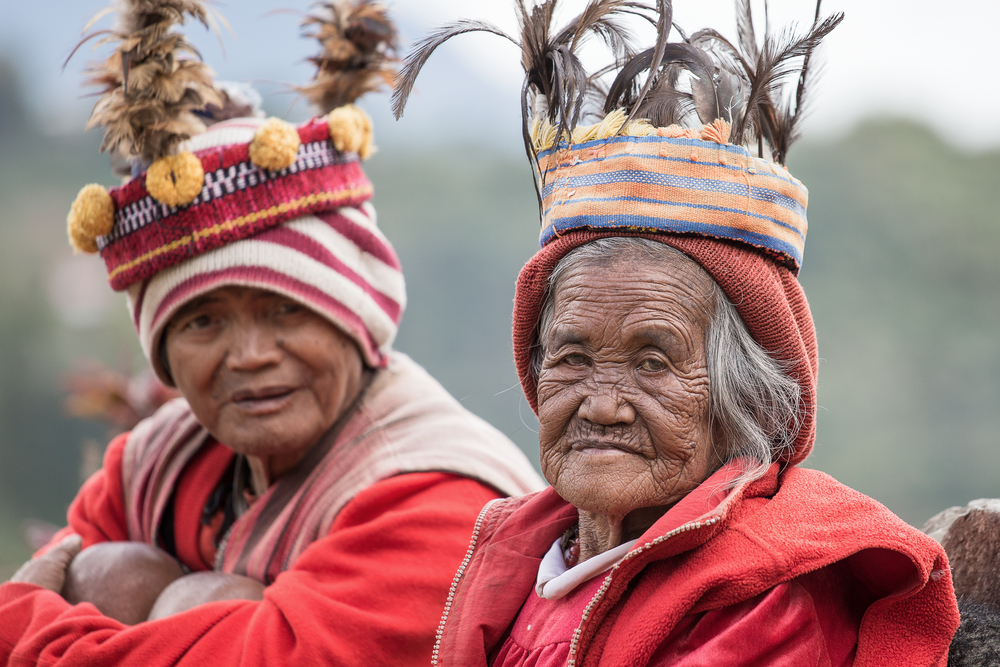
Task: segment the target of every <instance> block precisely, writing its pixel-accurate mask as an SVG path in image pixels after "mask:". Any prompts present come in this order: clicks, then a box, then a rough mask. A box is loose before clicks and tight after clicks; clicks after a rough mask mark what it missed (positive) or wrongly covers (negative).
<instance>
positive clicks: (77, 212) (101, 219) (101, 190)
mask: <svg viewBox="0 0 1000 667" xmlns="http://www.w3.org/2000/svg"><path fill="white" fill-rule="evenodd" d="M114 224H115V203H114V201H112V199H111V195H110V194H108V190H107V188H105V187H104V186H103V185H98V184H97V183H91V184H90V185H85V186H84V187H83V189H82V190H80V194H78V195H77V196H76V199H75V200H73V206H71V207H70V209H69V215H67V216H66V227H67V231H68V232H69V242H70V243H71V244H72V245H73V247H74V248H76V249H77V250H79V251H80V252H90V253H94V252H97V237H98V236H103V235H105V234H110V233H111V228H112V227H113V226H114Z"/></svg>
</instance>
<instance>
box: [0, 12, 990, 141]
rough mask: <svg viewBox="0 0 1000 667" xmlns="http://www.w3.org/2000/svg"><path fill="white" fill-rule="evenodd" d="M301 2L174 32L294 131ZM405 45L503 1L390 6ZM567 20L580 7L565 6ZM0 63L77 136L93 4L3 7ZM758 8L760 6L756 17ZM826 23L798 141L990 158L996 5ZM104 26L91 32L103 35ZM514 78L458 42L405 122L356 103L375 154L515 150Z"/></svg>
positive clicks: (36, 108)
mask: <svg viewBox="0 0 1000 667" xmlns="http://www.w3.org/2000/svg"><path fill="white" fill-rule="evenodd" d="M310 4H311V3H310V2H309V0H270V1H264V0H229V2H218V3H215V5H214V6H215V7H216V8H217V9H218V10H219V11H221V12H222V14H223V15H224V16H225V17H226V19H227V20H228V22H229V23H230V25H231V26H232V29H233V32H234V33H235V37H234V36H233V35H230V34H228V33H227V32H224V33H223V36H222V42H223V44H224V48H225V54H223V53H222V51H221V50H220V47H219V44H218V39H217V38H216V37H215V36H213V35H211V34H210V33H208V32H206V31H205V30H204V29H203V28H202V27H201V26H200V25H191V24H190V23H189V24H188V25H187V26H185V31H186V33H187V34H188V35H189V36H190V38H191V40H192V41H193V42H194V43H195V44H196V45H198V47H199V48H200V49H201V50H202V52H203V55H204V58H205V60H206V61H207V62H208V63H209V64H210V65H211V66H212V67H213V68H214V69H215V70H216V71H217V73H218V75H219V78H221V79H231V80H253V81H254V82H255V84H256V85H257V87H258V88H259V89H260V90H261V92H263V93H265V98H266V99H267V100H268V104H269V105H270V107H271V108H272V109H273V110H276V111H279V112H281V113H282V114H290V115H292V116H295V117H304V116H306V115H307V114H308V108H307V107H306V105H305V104H304V103H299V104H298V106H297V107H296V109H291V105H292V102H293V101H294V96H293V95H289V94H287V93H283V92H282V91H283V90H284V89H285V88H286V87H285V86H282V85H279V84H281V83H284V84H289V83H303V82H305V81H306V80H308V78H309V77H310V76H311V74H312V69H311V66H310V65H308V63H305V62H304V58H305V57H307V56H308V55H310V54H311V53H313V52H314V51H315V49H316V46H315V43H312V42H310V41H308V40H304V39H301V38H299V37H298V30H297V27H296V23H297V20H298V18H297V16H295V15H294V14H292V13H272V10H275V9H288V10H295V11H298V12H301V11H303V10H305V9H306V8H308V7H309V5H310ZM387 4H388V5H389V7H390V8H391V9H392V11H393V12H394V15H395V16H396V18H397V20H398V23H399V26H400V30H401V33H402V35H403V38H404V44H405V45H407V46H408V45H409V44H410V43H411V42H412V41H413V40H414V39H418V38H419V37H421V36H422V35H423V34H425V33H426V32H427V31H429V30H430V29H432V28H433V27H435V26H437V25H439V24H441V23H445V22H449V21H452V20H455V19H457V18H460V17H468V18H484V19H488V20H491V21H493V22H495V23H497V24H499V25H500V26H501V27H505V28H510V29H513V27H514V21H513V16H514V15H513V11H512V1H511V0H390V1H389V2H388V3H387ZM563 4H564V5H565V9H566V11H567V13H569V12H573V13H575V12H576V11H578V9H579V7H581V6H582V4H583V2H582V0H576V1H574V0H564V2H563ZM674 4H675V20H676V21H677V22H678V23H679V24H680V25H681V26H682V27H684V28H685V30H688V31H694V30H697V29H699V28H701V27H705V26H711V27H715V28H717V29H720V30H721V31H722V32H723V33H725V34H729V35H732V34H734V32H735V19H734V12H733V2H732V0H675V3H674ZM4 5H5V7H4V17H5V20H4V21H3V22H2V24H0V55H3V56H4V57H7V58H10V59H13V60H15V62H16V63H17V65H18V69H19V72H20V74H21V77H22V81H23V83H24V84H25V86H26V93H27V102H28V104H29V106H30V108H31V110H32V112H33V113H34V114H35V115H36V117H37V118H38V119H40V120H41V121H42V122H43V123H44V124H45V126H46V127H48V128H50V129H51V131H52V132H54V133H60V132H67V131H74V132H75V131H78V128H81V127H82V125H83V123H84V122H85V119H86V115H87V113H88V112H89V109H90V106H91V104H92V103H93V100H92V99H91V100H87V99H81V95H82V91H81V89H80V87H79V82H80V80H81V77H80V70H81V69H82V67H83V66H84V65H85V64H86V63H87V62H88V61H91V60H93V59H94V58H95V57H100V56H103V55H106V51H100V50H99V51H98V52H96V53H92V52H90V50H89V48H87V47H85V48H84V49H81V51H80V52H79V53H78V54H77V56H76V57H75V58H74V59H73V61H72V62H71V63H70V65H69V66H68V67H67V69H66V71H65V72H62V73H60V68H61V65H62V62H63V60H64V59H65V57H66V56H67V54H68V53H69V51H70V49H71V47H72V46H73V45H74V44H75V43H76V41H77V40H78V39H79V36H80V33H81V30H82V28H83V26H84V24H85V23H86V22H87V20H88V19H89V18H90V17H91V16H93V15H94V14H95V13H96V12H97V11H99V10H100V9H101V8H102V7H103V6H104V3H102V2H99V1H95V0H30V1H28V0H24V1H19V2H18V1H15V0H5V2H4ZM761 6H762V3H761ZM770 10H771V20H772V25H780V24H782V23H785V22H787V21H789V20H797V21H799V22H800V23H801V24H802V25H803V26H804V25H806V24H807V23H808V22H809V21H810V20H811V17H812V11H813V5H812V3H811V2H802V1H799V0H770ZM823 10H824V14H829V13H832V12H835V11H843V12H845V14H846V16H847V18H846V19H845V21H844V23H843V24H842V25H841V26H840V27H839V28H837V30H835V31H834V33H833V34H832V35H831V36H830V37H829V38H828V40H827V42H826V44H825V46H824V48H823V51H822V58H823V61H824V62H825V66H824V70H823V75H822V78H821V79H820V80H818V81H817V83H816V86H815V88H814V91H813V92H814V97H813V107H812V112H811V115H810V117H809V120H808V124H807V125H806V132H807V135H809V136H811V137H814V138H823V137H826V136H830V135H836V134H839V133H842V132H844V131H846V130H848V129H849V128H850V127H852V126H853V125H854V124H855V123H856V122H857V121H858V120H859V119H861V118H863V117H866V116H870V115H874V114H894V115H900V116H905V117H909V118H914V119H918V120H922V121H925V122H927V123H929V124H930V125H931V126H932V127H934V128H935V130H937V131H938V132H939V133H940V134H941V135H943V136H947V137H949V138H950V139H951V141H953V142H954V143H957V144H959V145H962V146H966V147H970V148H973V149H984V148H995V147H997V146H998V145H1000V111H998V108H1000V85H998V84H1000V80H998V79H1000V76H998V74H997V72H998V71H1000V48H997V43H998V39H997V29H998V26H1000V2H996V1H995V0H950V1H949V2H934V3H932V2H930V1H929V0H909V1H907V2H904V1H902V0H826V2H824V4H823ZM110 23H111V22H110V20H109V19H107V18H106V19H104V20H103V21H102V22H101V23H99V24H98V27H107V26H109V25H110ZM520 81H521V71H520V68H519V64H518V54H517V53H516V50H515V49H514V48H513V46H511V45H510V44H508V43H506V42H505V41H503V40H501V39H499V38H496V37H492V36H489V35H467V36H462V37H458V38H456V39H455V40H454V43H453V44H452V45H450V46H448V47H446V48H443V49H441V50H440V52H439V54H438V55H437V56H436V57H435V58H434V59H432V60H431V61H430V64H429V65H428V67H427V69H426V72H425V74H424V76H423V77H422V78H421V80H420V82H419V87H418V90H417V92H416V94H415V96H414V97H413V98H412V100H411V104H410V107H409V108H408V109H407V113H406V116H405V118H404V119H403V121H402V122H401V123H400V124H398V125H395V124H393V123H392V122H391V121H390V120H389V116H388V113H387V110H386V109H387V99H386V97H385V96H377V97H375V98H372V99H371V100H368V101H367V102H366V105H365V106H366V107H367V108H368V109H369V110H370V111H372V113H373V115H375V116H376V119H377V122H378V128H377V131H378V132H379V134H380V141H383V142H384V141H393V142H397V141H398V142H401V143H422V142H426V141H444V140H457V141H461V142H465V143H476V142H485V143H487V144H494V145H496V144H500V145H512V146H513V145H517V144H518V142H519V141H520V138H519V126H518V113H519V112H518V105H517V91H518V88H519V86H520Z"/></svg>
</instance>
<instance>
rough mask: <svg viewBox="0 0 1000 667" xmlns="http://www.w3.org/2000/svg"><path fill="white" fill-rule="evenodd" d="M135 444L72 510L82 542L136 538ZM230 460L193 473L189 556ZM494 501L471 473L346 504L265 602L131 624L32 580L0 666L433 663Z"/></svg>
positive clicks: (186, 510) (425, 476) (401, 482)
mask: <svg viewBox="0 0 1000 667" xmlns="http://www.w3.org/2000/svg"><path fill="white" fill-rule="evenodd" d="M123 444H124V438H121V439H119V440H116V441H115V442H114V443H112V444H111V445H110V446H109V448H108V453H107V455H106V457H105V466H104V470H103V471H102V472H100V473H98V474H97V475H95V476H94V477H93V478H91V479H90V481H88V482H87V483H86V484H85V485H84V487H83V489H82V490H81V491H80V494H79V495H78V496H77V499H76V500H75V501H74V502H73V505H72V507H71V508H70V513H69V519H70V525H69V530H71V531H72V532H76V533H79V534H80V535H82V536H83V537H84V544H85V545H87V546H89V545H91V544H94V543H96V542H103V541H110V540H126V539H128V535H127V531H126V527H125V513H124V506H123V499H122V489H121V453H122V446H123ZM231 457H232V452H231V451H230V450H228V449H226V448H224V447H221V446H219V447H216V448H210V449H208V450H206V451H205V452H204V453H203V454H202V455H199V458H197V459H196V460H195V461H192V463H191V464H189V466H188V468H187V469H186V474H185V475H184V477H183V478H182V480H181V484H180V485H179V486H178V489H177V494H178V495H177V498H176V501H175V511H176V515H175V522H174V528H175V537H176V541H177V552H178V556H179V557H180V559H181V560H182V561H183V562H184V564H185V565H186V566H188V567H189V568H190V569H192V570H204V569H210V568H208V567H207V566H206V564H205V563H204V562H203V559H202V557H201V555H200V552H199V548H198V536H199V532H200V527H201V523H200V520H201V510H202V508H203V507H204V505H205V499H206V498H207V497H208V494H209V493H211V491H212V489H213V488H214V487H215V485H216V483H217V482H218V480H219V477H220V475H221V474H222V472H223V471H224V470H226V467H227V466H228V463H229V461H230V459H231ZM496 496H497V493H496V492H495V491H494V490H492V489H490V488H489V487H486V486H484V485H483V484H481V483H479V482H476V481H474V480H471V479H466V478H461V477H457V476H454V475H448V474H443V473H410V474H405V475H399V476H397V477H392V478H390V479H388V480H385V481H382V482H378V483H376V484H374V485H372V486H370V487H369V488H367V489H366V490H364V491H362V492H361V493H360V494H358V495H357V496H355V497H354V499H353V500H352V501H351V502H350V503H348V504H347V506H346V507H345V508H344V509H343V510H342V511H341V512H340V514H339V515H338V516H337V518H336V520H335V522H334V524H333V526H332V527H331V529H330V532H329V534H328V535H327V536H326V537H325V538H323V539H321V540H319V541H317V542H315V543H313V544H312V545H311V546H310V547H309V548H308V549H306V551H305V552H304V553H303V554H302V556H301V557H300V558H299V559H298V560H297V561H296V562H295V565H294V567H292V569H290V570H288V571H286V572H284V573H282V574H280V575H279V576H278V577H277V579H276V580H275V582H274V583H273V584H272V585H270V586H268V587H267V589H266V590H265V592H264V600H263V601H261V602H249V601H226V602H213V603H209V604H205V605H201V606H199V607H196V608H194V609H192V610H190V611H187V612H184V613H181V614H178V615H176V616H172V617H169V618H165V619H161V620H158V621H152V622H148V623H141V624H139V625H136V626H132V627H128V626H124V625H122V624H121V623H118V622H117V621H115V620H113V619H111V618H108V617H106V616H103V615H101V614H100V613H99V612H98V611H97V609H96V608H95V607H93V606H92V605H90V604H81V605H77V606H75V607H74V606H71V605H70V604H68V603H67V602H66V601H65V600H63V598H62V597H60V596H59V595H58V594H56V593H52V592H50V591H47V590H44V589H42V588H39V587H38V586H33V585H29V584H11V583H7V584H4V585H2V586H0V619H2V622H0V665H36V664H44V665H60V666H66V667H70V666H74V665H117V664H127V665H142V666H143V667H165V666H167V665H191V666H197V667H208V666H210V667H224V666H227V665H244V666H249V665H261V666H262V667H263V666H265V665H266V666H267V667H280V666H281V665H426V664H427V659H428V656H429V655H430V649H431V645H432V643H433V636H434V628H435V626H436V624H437V620H438V617H439V614H440V610H441V608H442V607H443V606H444V604H445V595H446V591H447V590H448V583H449V581H450V580H451V577H452V574H453V573H454V571H455V568H456V567H457V566H458V564H459V562H460V561H461V559H462V554H463V553H464V552H465V548H466V546H467V544H468V538H469V533H470V532H471V530H472V527H473V524H474V522H475V519H476V515H477V513H478V512H479V510H480V508H481V507H482V506H483V504H484V503H486V502H487V501H489V500H491V499H493V498H495V497H496Z"/></svg>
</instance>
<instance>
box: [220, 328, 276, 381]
mask: <svg viewBox="0 0 1000 667" xmlns="http://www.w3.org/2000/svg"><path fill="white" fill-rule="evenodd" d="M283 354H284V353H283V351H282V349H281V345H280V341H279V340H278V336H277V335H275V332H274V331H272V330H271V329H270V328H269V327H267V326H263V325H261V324H260V323H256V322H253V323H240V324H239V325H237V326H236V327H234V330H233V337H232V344H231V345H230V348H229V354H228V355H227V357H226V365H227V366H228V367H229V369H230V370H234V371H255V370H259V369H261V368H264V367H266V366H270V365H274V364H277V363H279V362H280V361H281V358H282V355H283Z"/></svg>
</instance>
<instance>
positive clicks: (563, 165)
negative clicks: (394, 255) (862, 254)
mask: <svg viewBox="0 0 1000 667" xmlns="http://www.w3.org/2000/svg"><path fill="white" fill-rule="evenodd" d="M555 4H556V0H540V1H539V2H537V3H536V4H534V5H532V6H528V5H526V4H523V3H519V4H518V11H519V16H518V22H519V25H520V27H521V32H520V40H517V39H515V38H513V37H511V36H507V35H504V36H506V37H507V38H508V39H510V40H511V41H513V42H515V43H519V44H520V46H521V49H522V64H523V65H524V68H525V74H526V79H525V85H524V99H523V104H522V110H523V112H524V113H523V118H522V123H523V125H522V129H523V135H524V139H525V149H526V152H527V154H528V158H529V160H530V162H531V165H532V168H533V171H534V173H535V176H536V188H537V192H538V201H539V208H540V213H541V221H542V231H541V245H542V249H541V250H540V251H539V252H538V254H536V255H535V256H534V257H533V258H532V259H531V260H529V261H528V263H527V264H526V265H525V266H524V268H523V269H522V271H521V274H520V276H519V277H518V282H517V291H516V292H515V296H514V317H513V320H514V322H513V325H514V326H513V329H514V331H513V337H514V341H513V342H514V361H515V363H516V365H517V370H518V375H519V377H520V380H521V386H522V388H523V389H524V393H525V396H526V397H527V399H528V402H529V404H530V405H531V407H532V408H533V409H534V410H535V411H536V412H537V410H538V395H537V378H536V377H535V375H534V371H533V369H532V365H531V359H532V355H533V352H534V350H535V349H536V348H537V344H538V325H539V316H540V310H541V306H542V302H543V300H544V298H545V294H546V291H547V289H548V287H549V279H550V277H551V275H552V272H553V270H554V269H555V267H556V265H557V264H558V263H559V261H560V260H561V259H562V258H563V257H565V256H566V254H567V253H569V252H570V251H571V250H573V249H574V248H576V247H579V246H581V245H583V244H585V243H589V242H590V241H594V240H597V239H599V238H604V237H609V236H627V237H640V238H647V239H651V240H655V241H659V242H662V243H664V244H666V245H670V246H672V247H674V248H676V249H677V250H680V251H681V252H683V253H684V254H685V255H687V256H688V257H690V258H691V259H693V260H694V261H695V262H697V263H698V264H699V265H701V266H702V268H704V269H705V270H706V271H707V272H708V273H709V274H710V275H711V276H712V278H713V279H714V280H715V282H716V283H717V284H718V285H719V286H720V287H721V288H722V290H723V291H724V292H725V293H726V295H727V296H728V297H729V299H730V300H731V301H732V302H733V304H734V305H735V306H736V309H737V311H738V312H739V314H740V316H741V317H742V318H743V321H744V323H745V324H746V325H747V328H748V330H749V331H750V333H751V335H752V336H753V337H754V339H755V340H756V341H757V342H758V343H759V344H760V345H761V346H762V347H763V348H764V349H765V350H767V352H768V353H769V354H770V355H771V356H772V357H774V358H775V359H778V360H781V361H783V362H784V363H785V366H786V368H787V369H788V372H789V374H790V375H791V376H792V377H794V378H795V379H796V380H797V382H798V383H799V386H800V387H801V389H802V392H801V408H802V422H801V428H800V430H799V434H798V437H797V439H796V442H795V448H794V453H793V454H791V455H790V456H789V458H788V461H789V462H790V463H798V462H800V461H802V460H803V459H805V457H806V456H807V455H808V453H809V451H810V449H811V448H812V444H813V440H814V437H815V409H816V403H815V397H816V379H817V371H818V357H817V349H816V336H815V330H814V326H813V321H812V317H811V315H810V313H809V307H808V304H807V303H806V299H805V295H804V294H803V292H802V288H801V287H800V286H799V283H798V281H797V279H796V276H797V274H798V271H799V267H800V266H801V263H802V255H803V250H804V247H805V237H806V230H807V223H806V204H807V200H808V193H807V191H806V189H805V187H804V186H803V185H802V184H801V183H800V182H799V181H798V180H797V179H795V178H794V177H792V176H791V174H789V173H788V171H787V170H786V169H785V167H784V166H783V165H784V161H785V156H786V155H787V151H788V148H789V146H790V145H791V144H792V142H793V141H794V140H795V138H796V137H797V127H798V125H797V124H798V120H799V116H800V112H801V110H802V102H803V99H804V97H803V96H804V93H805V89H806V87H805V82H806V74H807V72H808V69H809V61H810V58H811V57H812V52H813V50H814V49H815V48H816V46H817V45H818V44H819V42H820V41H821V40H822V38H823V37H824V36H825V35H826V34H828V33H829V32H830V31H831V30H833V28H834V27H836V25H837V24H838V23H839V22H840V21H841V19H842V18H843V15H835V16H832V17H829V18H827V19H824V20H821V19H820V17H819V4H818V3H817V13H816V18H815V19H814V22H813V25H812V27H811V29H810V30H809V31H808V33H807V34H805V35H804V36H801V37H800V36H796V35H795V34H794V32H793V31H789V30H785V31H782V32H781V33H780V34H779V35H778V36H774V35H770V34H767V35H764V37H763V40H760V42H759V41H758V39H757V36H756V35H755V34H754V25H753V23H754V22H753V17H752V16H751V15H750V6H749V4H748V3H743V4H741V7H742V8H743V15H742V16H741V17H740V21H739V31H738V32H739V42H738V44H736V45H734V44H732V43H730V42H729V41H728V40H726V39H725V38H724V37H723V36H722V35H720V34H719V33H718V32H716V31H714V30H701V31H698V32H696V33H693V34H691V36H690V37H688V36H686V35H685V34H684V33H682V32H681V31H680V30H678V31H677V32H678V33H679V34H680V37H681V41H679V42H674V43H672V42H670V41H669V40H668V37H669V35H670V33H671V31H672V30H673V29H674V23H673V16H672V9H671V3H670V2H669V0H656V2H655V4H654V3H650V4H649V5H648V6H644V5H643V3H641V2H640V3H627V4H625V3H614V2H609V3H605V4H603V5H601V6H597V5H594V4H591V5H589V6H588V8H587V9H586V10H585V11H584V13H583V14H581V15H580V16H578V17H576V18H574V19H572V20H571V21H570V22H569V23H568V25H567V26H565V27H560V28H557V27H556V26H553V25H551V22H552V19H553V16H554V14H555V12H554V7H555ZM637 12H638V13H643V12H645V13H646V14H647V18H649V20H650V21H651V22H652V23H653V24H655V25H656V26H657V39H656V43H655V44H654V45H653V47H651V48H649V49H648V50H646V51H642V52H640V53H638V54H637V53H635V51H633V50H632V48H631V45H630V44H629V37H630V35H629V33H628V31H627V29H626V27H625V26H624V25H623V24H621V23H620V22H619V21H620V20H621V18H622V16H623V15H631V14H635V13H637ZM472 30H483V31H486V32H491V33H497V32H499V31H498V30H497V29H496V28H494V27H493V26H489V25H486V24H481V23H475V22H471V21H460V22H458V23H455V24H452V25H451V26H448V27H446V28H443V29H441V30H439V31H437V32H435V33H434V34H432V35H431V36H430V37H428V38H427V39H425V40H424V41H422V42H420V43H419V44H418V45H417V46H416V47H415V49H414V51H413V52H412V53H411V54H410V55H409V56H408V57H407V58H406V62H405V64H404V67H403V69H402V72H401V76H400V81H399V82H398V85H397V88H396V93H395V99H394V110H395V112H396V115H397V117H398V116H400V115H401V114H402V110H403V107H404V105H405V103H406V98H407V96H408V94H409V91H410V90H411V88H412V85H413V81H414V79H415V78H416V76H417V74H418V73H419V71H420V68H421V67H422V65H423V63H424V62H425V61H426V60H427V58H428V57H429V56H430V53H431V51H433V50H434V49H435V48H437V47H438V46H439V45H440V44H441V43H442V42H443V41H445V40H446V39H448V38H450V37H453V36H455V35H459V34H463V33H465V32H469V31H472ZM587 38H591V41H603V42H604V43H605V44H606V45H607V46H608V48H609V49H611V51H612V52H613V55H614V56H615V60H616V62H618V63H620V64H621V65H620V67H619V68H618V69H619V71H618V74H617V76H616V77H615V78H614V80H613V81H611V83H610V85H608V86H606V87H603V86H600V85H597V84H596V82H597V81H598V80H599V78H600V74H598V75H592V74H591V73H588V72H587V71H586V70H585V69H584V67H583V65H582V64H581V62H580V59H579V58H578V56H577V54H576V49H577V47H578V46H579V45H580V44H581V43H583V42H584V41H586V39H587ZM794 72H797V73H798V82H797V86H796V89H795V93H794V94H793V95H791V96H790V101H789V102H786V101H785V97H784V96H783V95H782V91H781V85H780V84H781V83H782V79H784V78H785V77H786V76H788V75H789V74H792V73H794ZM642 73H646V76H645V78H644V79H637V77H638V75H640V74H642ZM595 101H599V102H600V105H599V106H597V107H596V108H595V105H594V102H595ZM585 115H589V116H591V117H596V118H597V119H598V122H596V123H594V124H592V125H583V124H582V123H580V120H581V119H582V118H583V117H585ZM765 148H766V149H768V152H769V153H770V155H769V156H768V158H769V159H768V158H765V157H764V154H765ZM754 153H756V155H754Z"/></svg>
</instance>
